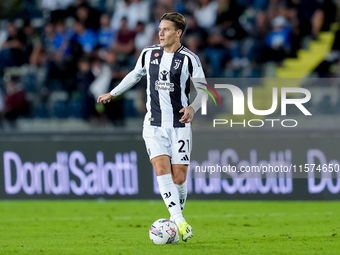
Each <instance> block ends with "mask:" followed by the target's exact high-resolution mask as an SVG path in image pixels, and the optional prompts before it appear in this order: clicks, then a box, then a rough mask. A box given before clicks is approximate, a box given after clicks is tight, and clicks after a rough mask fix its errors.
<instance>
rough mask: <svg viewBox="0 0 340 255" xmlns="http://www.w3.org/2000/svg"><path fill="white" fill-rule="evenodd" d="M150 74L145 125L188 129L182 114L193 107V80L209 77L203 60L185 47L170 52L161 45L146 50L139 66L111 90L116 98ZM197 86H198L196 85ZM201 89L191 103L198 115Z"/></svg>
mask: <svg viewBox="0 0 340 255" xmlns="http://www.w3.org/2000/svg"><path fill="white" fill-rule="evenodd" d="M143 75H147V89H146V94H147V102H146V110H147V113H146V116H145V119H144V126H145V125H152V126H162V127H187V126H190V123H181V122H179V120H180V119H181V117H182V115H183V113H179V111H180V110H181V109H182V108H183V107H187V106H188V105H189V92H190V77H191V78H205V75H204V72H203V69H202V65H201V62H200V60H199V58H198V57H197V56H196V54H194V53H193V52H191V51H190V50H188V49H187V48H186V47H184V46H182V45H181V46H180V48H179V49H178V50H177V51H176V52H173V53H167V52H165V51H164V50H163V48H162V47H161V46H160V45H154V46H150V47H146V48H145V49H144V50H143V51H142V52H141V55H140V56H139V58H138V60H137V63H136V66H135V68H134V70H133V71H131V72H130V73H129V74H128V75H127V76H126V77H125V78H124V79H123V80H122V82H121V83H120V84H119V85H118V86H117V87H116V88H114V89H113V90H112V91H111V95H112V96H117V95H120V94H122V93H123V92H124V91H126V90H128V89H129V88H131V87H132V86H133V85H135V84H136V83H137V82H138V81H139V80H140V79H141V78H142V76H143ZM194 85H195V86H196V84H194ZM200 94H201V90H197V96H196V98H195V100H194V101H193V102H192V103H191V104H190V105H191V106H192V107H193V109H194V110H195V112H196V111H197V110H198V109H199V108H200V107H201V101H200Z"/></svg>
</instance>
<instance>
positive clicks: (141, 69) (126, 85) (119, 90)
mask: <svg viewBox="0 0 340 255" xmlns="http://www.w3.org/2000/svg"><path fill="white" fill-rule="evenodd" d="M145 51H146V50H143V51H142V53H141V54H140V56H139V58H138V60H137V63H136V66H135V68H134V69H133V70H132V71H131V72H130V73H128V74H127V75H126V76H125V77H124V79H123V80H122V81H121V82H120V83H119V84H118V85H117V87H115V88H114V89H113V90H111V92H110V93H106V94H103V95H100V96H99V97H98V99H97V103H101V102H103V103H104V104H105V103H109V102H110V101H111V100H113V99H115V98H116V97H117V96H119V95H121V94H123V93H124V92H125V91H127V90H129V89H130V88H132V87H133V86H134V85H135V84H136V83H138V82H139V81H140V79H141V78H142V76H144V75H145V74H146V69H145V66H144V64H143V63H144V60H143V58H144V57H145V54H144V53H145Z"/></svg>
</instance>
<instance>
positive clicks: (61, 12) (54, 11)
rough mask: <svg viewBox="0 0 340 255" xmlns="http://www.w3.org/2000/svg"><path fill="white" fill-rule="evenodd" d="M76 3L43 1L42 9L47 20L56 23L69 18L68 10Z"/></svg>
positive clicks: (58, 0)
mask: <svg viewBox="0 0 340 255" xmlns="http://www.w3.org/2000/svg"><path fill="white" fill-rule="evenodd" d="M74 1H75V0H42V1H41V9H42V10H43V12H44V16H45V17H46V18H49V19H50V21H52V22H55V21H57V20H59V19H64V18H66V17H67V16H68V11H67V9H68V8H69V7H70V6H71V5H72V3H73V2H74Z"/></svg>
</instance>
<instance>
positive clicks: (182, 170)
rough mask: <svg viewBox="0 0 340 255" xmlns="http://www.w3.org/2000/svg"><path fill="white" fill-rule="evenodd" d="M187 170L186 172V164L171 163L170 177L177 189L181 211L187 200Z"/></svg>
mask: <svg viewBox="0 0 340 255" xmlns="http://www.w3.org/2000/svg"><path fill="white" fill-rule="evenodd" d="M187 172H188V165H183V164H172V165H171V173H172V179H173V181H174V183H175V184H176V186H177V189H178V194H179V202H180V204H181V209H182V211H183V209H184V206H185V202H186V200H187V195H188V187H187V180H186V177H187Z"/></svg>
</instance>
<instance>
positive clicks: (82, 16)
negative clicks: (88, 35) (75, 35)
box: [75, 2, 100, 31]
mask: <svg viewBox="0 0 340 255" xmlns="http://www.w3.org/2000/svg"><path fill="white" fill-rule="evenodd" d="M75 17H76V19H77V20H79V21H80V22H81V23H83V24H84V25H85V27H86V28H87V29H92V30H93V31H97V30H98V29H99V27H100V13H99V11H97V10H95V9H93V8H92V7H91V6H89V4H88V3H87V2H81V3H80V4H79V5H78V6H76V10H75Z"/></svg>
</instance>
